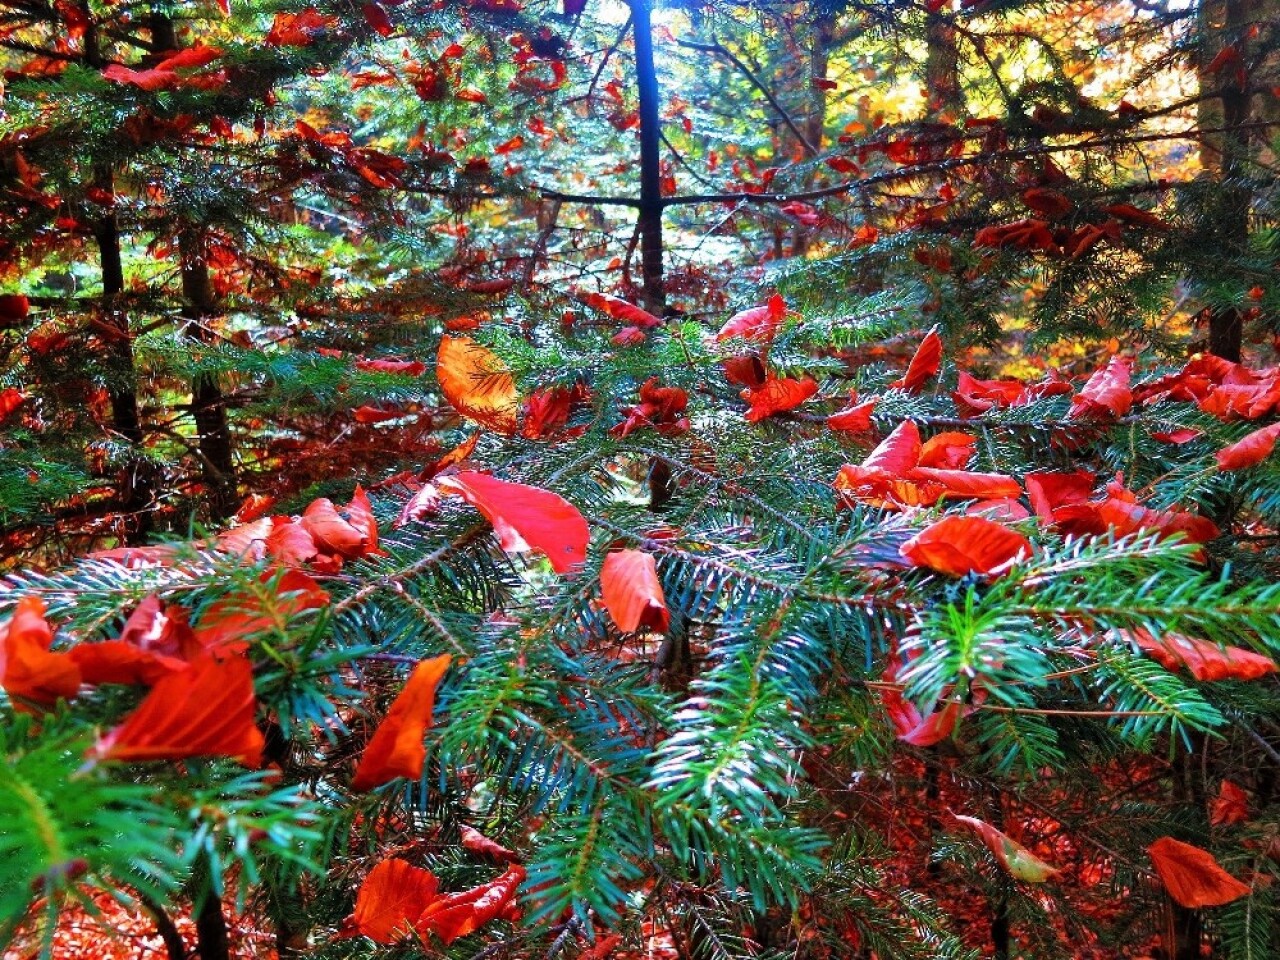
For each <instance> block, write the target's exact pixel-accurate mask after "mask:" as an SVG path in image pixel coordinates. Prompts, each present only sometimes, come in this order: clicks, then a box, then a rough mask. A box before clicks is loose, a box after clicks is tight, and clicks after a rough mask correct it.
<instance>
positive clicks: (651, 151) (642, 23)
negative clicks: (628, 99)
mask: <svg viewBox="0 0 1280 960" xmlns="http://www.w3.org/2000/svg"><path fill="white" fill-rule="evenodd" d="M651 9H652V0H631V18H632V23H633V29H634V31H635V50H636V88H637V92H638V93H639V97H640V223H639V227H640V263H641V271H642V276H643V283H644V308H645V309H646V310H648V311H649V312H650V313H652V314H655V315H657V316H662V314H663V311H664V310H665V309H666V295H665V291H664V289H663V282H662V255H663V248H662V173H661V150H662V127H661V122H662V121H661V119H660V117H659V106H658V73H657V69H656V67H655V66H654V61H653V23H652V18H651V16H650V13H651Z"/></svg>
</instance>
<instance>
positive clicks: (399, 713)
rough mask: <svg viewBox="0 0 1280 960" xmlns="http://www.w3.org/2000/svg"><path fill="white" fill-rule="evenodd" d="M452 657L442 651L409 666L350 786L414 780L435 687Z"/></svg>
mask: <svg viewBox="0 0 1280 960" xmlns="http://www.w3.org/2000/svg"><path fill="white" fill-rule="evenodd" d="M452 661H453V658H452V657H451V656H450V655H449V654H447V653H445V654H441V655H440V656H438V657H432V658H431V659H430V660H423V661H421V662H420V663H419V664H418V665H417V666H416V667H414V668H413V672H412V673H410V674H409V679H408V680H406V681H405V685H404V688H403V689H402V690H401V691H400V695H399V696H397V697H396V699H395V702H394V703H392V704H391V709H390V710H388V711H387V715H386V717H385V718H384V719H383V721H382V723H380V724H379V725H378V729H377V730H376V731H374V734H373V737H372V738H370V740H369V745H368V746H367V747H365V748H364V754H363V755H362V756H361V757H360V765H359V766H358V767H357V768H356V774H355V776H354V777H353V778H352V780H351V789H352V790H355V791H356V792H357V793H364V792H366V791H368V790H372V789H374V788H375V787H380V786H382V785H383V784H384V783H389V782H391V781H392V780H394V779H395V778H396V777H405V778H407V779H410V780H416V779H418V778H419V777H421V776H422V764H423V762H424V761H425V760H426V758H427V751H426V748H425V747H424V746H423V745H422V736H423V734H425V733H426V732H427V730H429V729H430V728H431V712H432V710H434V709H435V704H436V687H437V686H439V684H440V680H441V679H442V678H443V677H444V675H445V671H447V670H448V669H449V664H450V663H451V662H452Z"/></svg>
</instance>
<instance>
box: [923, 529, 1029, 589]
mask: <svg viewBox="0 0 1280 960" xmlns="http://www.w3.org/2000/svg"><path fill="white" fill-rule="evenodd" d="M901 551H902V555H903V556H904V557H906V558H907V559H908V560H910V561H911V562H912V563H913V564H915V565H916V566H918V567H929V568H930V569H931V570H937V571H938V572H939V573H945V574H949V575H951V576H954V577H962V576H964V575H965V574H969V573H981V574H991V573H995V572H998V571H1000V570H1001V569H1002V568H1003V567H1005V566H1006V565H1007V564H1009V563H1010V562H1011V561H1013V560H1015V559H1017V558H1018V557H1020V556H1026V555H1029V554H1030V553H1031V543H1030V541H1028V540H1027V538H1026V537H1024V536H1023V535H1022V534H1020V533H1018V532H1017V531H1016V530H1010V529H1009V528H1008V527H1005V526H1002V525H1001V524H998V523H996V522H994V521H992V520H987V519H985V518H983V517H945V518H943V519H942V520H939V521H938V522H937V523H934V524H931V525H930V526H928V527H925V528H924V529H923V530H921V531H920V532H919V533H917V534H916V535H915V536H914V537H912V538H911V539H910V540H908V541H907V542H906V543H904V544H903V545H902V547H901Z"/></svg>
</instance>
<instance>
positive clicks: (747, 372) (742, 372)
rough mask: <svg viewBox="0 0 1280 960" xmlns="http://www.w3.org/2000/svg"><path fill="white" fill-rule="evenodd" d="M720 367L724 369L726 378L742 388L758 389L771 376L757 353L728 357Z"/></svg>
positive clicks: (721, 362)
mask: <svg viewBox="0 0 1280 960" xmlns="http://www.w3.org/2000/svg"><path fill="white" fill-rule="evenodd" d="M720 366H721V367H723V368H724V378H725V379H726V380H728V381H729V382H730V383H734V384H737V385H738V386H740V387H758V386H760V385H761V384H763V383H764V382H765V380H766V379H768V376H769V374H768V371H766V370H765V368H764V361H762V360H761V359H760V356H759V355H758V354H755V353H747V354H743V355H742V356H740V357H726V358H725V359H724V360H721V361H720Z"/></svg>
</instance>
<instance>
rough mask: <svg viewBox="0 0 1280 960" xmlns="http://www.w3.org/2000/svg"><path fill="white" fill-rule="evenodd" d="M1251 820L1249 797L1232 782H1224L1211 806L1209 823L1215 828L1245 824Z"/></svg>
mask: <svg viewBox="0 0 1280 960" xmlns="http://www.w3.org/2000/svg"><path fill="white" fill-rule="evenodd" d="M1248 819H1249V795H1248V794H1247V793H1245V792H1244V789H1243V788H1242V787H1241V786H1239V785H1238V784H1236V783H1233V782H1232V781H1230V780H1223V781H1222V785H1221V786H1220V787H1219V788H1218V795H1217V796H1216V797H1214V798H1213V803H1212V804H1210V806H1209V823H1210V824H1211V825H1213V826H1215V827H1223V826H1231V825H1233V824H1237V823H1244V822H1245V821H1247V820H1248Z"/></svg>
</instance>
